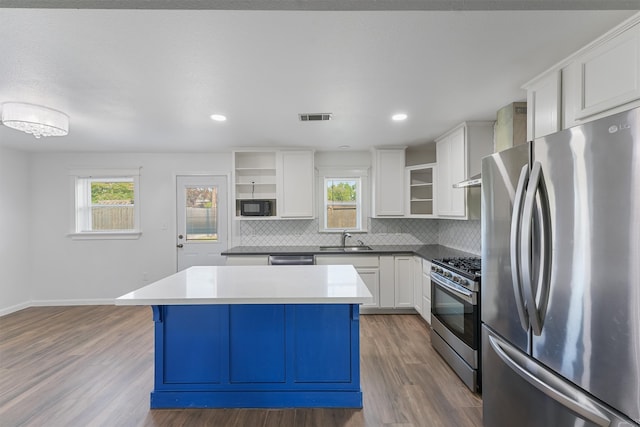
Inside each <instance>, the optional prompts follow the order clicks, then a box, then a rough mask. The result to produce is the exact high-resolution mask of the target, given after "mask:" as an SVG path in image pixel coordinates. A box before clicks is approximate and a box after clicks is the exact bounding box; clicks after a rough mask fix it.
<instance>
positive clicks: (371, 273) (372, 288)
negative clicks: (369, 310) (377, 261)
mask: <svg viewBox="0 0 640 427" xmlns="http://www.w3.org/2000/svg"><path fill="white" fill-rule="evenodd" d="M356 271H357V272H358V274H359V275H360V278H362V281H363V282H364V283H365V285H367V288H369V292H371V295H373V301H372V302H368V303H365V304H362V306H363V307H380V274H379V271H378V269H377V268H356Z"/></svg>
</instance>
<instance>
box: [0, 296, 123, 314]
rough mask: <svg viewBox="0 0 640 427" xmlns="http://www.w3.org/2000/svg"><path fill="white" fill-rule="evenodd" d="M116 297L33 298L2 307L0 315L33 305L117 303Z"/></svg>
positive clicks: (55, 305) (56, 305) (60, 305)
mask: <svg viewBox="0 0 640 427" xmlns="http://www.w3.org/2000/svg"><path fill="white" fill-rule="evenodd" d="M115 300H116V299H115V298H95V299H70V300H64V299H57V300H32V301H26V302H21V303H20V304H16V305H12V306H10V307H5V308H1V309H0V317H2V316H6V315H9V314H11V313H15V312H18V311H20V310H24V309H25V308H31V307H65V306H76V305H115Z"/></svg>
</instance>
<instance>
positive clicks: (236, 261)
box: [226, 255, 269, 265]
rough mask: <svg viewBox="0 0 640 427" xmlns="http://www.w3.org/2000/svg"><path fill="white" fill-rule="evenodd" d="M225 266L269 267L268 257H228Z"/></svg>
mask: <svg viewBox="0 0 640 427" xmlns="http://www.w3.org/2000/svg"><path fill="white" fill-rule="evenodd" d="M226 265H269V256H268V255H229V256H227V263H226Z"/></svg>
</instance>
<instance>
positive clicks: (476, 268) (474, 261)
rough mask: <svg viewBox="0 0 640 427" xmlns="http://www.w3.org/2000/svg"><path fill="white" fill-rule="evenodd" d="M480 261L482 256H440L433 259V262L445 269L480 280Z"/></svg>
mask: <svg viewBox="0 0 640 427" xmlns="http://www.w3.org/2000/svg"><path fill="white" fill-rule="evenodd" d="M480 261H481V260H480V257H468V258H440V259H434V260H432V262H433V264H436V265H438V266H440V267H442V268H443V269H446V270H449V271H452V272H455V273H458V274H460V275H462V276H465V277H467V278H469V279H473V280H480V275H481V274H480V273H481V262H480Z"/></svg>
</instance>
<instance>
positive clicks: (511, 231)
mask: <svg viewBox="0 0 640 427" xmlns="http://www.w3.org/2000/svg"><path fill="white" fill-rule="evenodd" d="M481 224H482V291H481V294H482V309H481V311H482V322H483V324H482V325H483V326H482V343H481V348H482V375H483V384H482V393H483V407H484V413H483V421H484V425H485V426H491V427H502V426H505V427H506V426H514V425H517V426H519V427H538V426H638V425H639V423H640V110H638V109H635V110H630V111H627V112H624V113H620V114H616V115H613V116H610V117H606V118H603V119H600V120H597V121H594V122H591V123H586V124H584V125H581V126H578V127H574V128H571V129H567V130H565V131H562V132H559V133H556V134H554V135H550V136H547V137H543V138H539V139H536V140H534V141H533V142H531V143H528V144H525V145H522V146H518V147H515V148H512V149H509V150H505V151H503V152H500V153H496V154H493V155H491V156H487V157H485V158H484V159H483V162H482V220H481Z"/></svg>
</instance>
